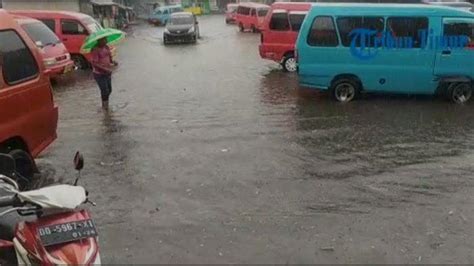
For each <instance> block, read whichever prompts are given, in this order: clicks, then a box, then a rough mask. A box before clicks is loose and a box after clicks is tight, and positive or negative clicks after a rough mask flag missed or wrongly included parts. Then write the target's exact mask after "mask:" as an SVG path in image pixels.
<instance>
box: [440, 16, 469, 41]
mask: <svg viewBox="0 0 474 266" xmlns="http://www.w3.org/2000/svg"><path fill="white" fill-rule="evenodd" d="M444 36H467V38H468V41H469V43H468V44H467V46H468V47H474V20H470V21H444Z"/></svg>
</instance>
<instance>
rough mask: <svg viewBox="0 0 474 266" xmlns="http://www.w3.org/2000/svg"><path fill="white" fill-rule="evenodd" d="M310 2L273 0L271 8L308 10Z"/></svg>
mask: <svg viewBox="0 0 474 266" xmlns="http://www.w3.org/2000/svg"><path fill="white" fill-rule="evenodd" d="M310 8H311V3H304V2H275V3H273V4H272V9H288V10H300V11H304V10H309V9H310Z"/></svg>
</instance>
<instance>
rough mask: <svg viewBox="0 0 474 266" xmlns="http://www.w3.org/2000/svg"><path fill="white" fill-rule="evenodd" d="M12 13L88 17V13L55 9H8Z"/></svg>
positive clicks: (36, 15) (37, 15)
mask: <svg viewBox="0 0 474 266" xmlns="http://www.w3.org/2000/svg"><path fill="white" fill-rule="evenodd" d="M9 12H10V13H12V14H19V15H26V16H28V15H30V16H31V15H33V16H35V17H50V16H59V17H63V18H75V19H84V18H88V17H90V16H89V15H86V14H83V13H79V12H73V11H57V10H11V11H9Z"/></svg>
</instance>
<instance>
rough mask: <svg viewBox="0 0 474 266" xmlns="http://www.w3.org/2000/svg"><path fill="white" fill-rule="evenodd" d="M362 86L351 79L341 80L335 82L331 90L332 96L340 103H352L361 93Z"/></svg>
mask: <svg viewBox="0 0 474 266" xmlns="http://www.w3.org/2000/svg"><path fill="white" fill-rule="evenodd" d="M360 87H361V86H360V84H359V83H358V82H357V81H355V80H353V79H350V78H341V79H339V80H336V81H335V82H333V84H332V85H331V88H330V92H331V96H332V97H333V98H334V99H335V100H336V101H338V102H341V103H347V102H350V101H352V100H353V99H354V98H356V96H357V95H358V94H359V92H360V89H361V88H360Z"/></svg>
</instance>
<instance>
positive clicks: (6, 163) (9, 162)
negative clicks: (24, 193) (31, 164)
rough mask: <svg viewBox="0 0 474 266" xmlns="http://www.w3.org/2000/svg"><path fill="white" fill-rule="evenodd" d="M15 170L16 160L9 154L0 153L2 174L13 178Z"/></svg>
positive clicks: (0, 172) (0, 170)
mask: <svg viewBox="0 0 474 266" xmlns="http://www.w3.org/2000/svg"><path fill="white" fill-rule="evenodd" d="M15 169H16V163H15V159H14V158H13V157H12V156H11V155H9V154H5V153H0V174H2V175H5V176H9V177H11V175H12V174H13V173H14V172H15Z"/></svg>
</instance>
